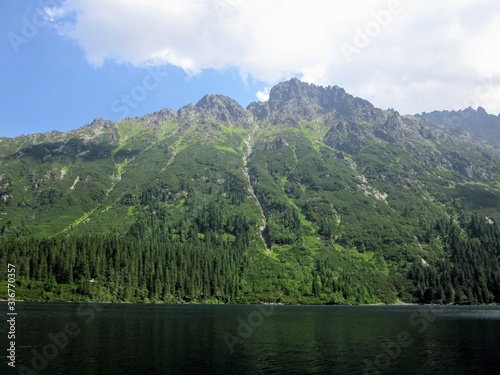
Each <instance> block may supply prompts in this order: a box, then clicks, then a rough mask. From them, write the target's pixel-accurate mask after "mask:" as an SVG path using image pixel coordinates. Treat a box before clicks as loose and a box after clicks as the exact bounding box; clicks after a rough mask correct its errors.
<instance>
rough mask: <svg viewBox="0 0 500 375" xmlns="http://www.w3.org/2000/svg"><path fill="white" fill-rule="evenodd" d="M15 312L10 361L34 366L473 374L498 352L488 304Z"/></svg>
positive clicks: (67, 307)
mask: <svg viewBox="0 0 500 375" xmlns="http://www.w3.org/2000/svg"><path fill="white" fill-rule="evenodd" d="M0 308H2V309H3V311H6V304H5V303H1V304H0ZM18 312H19V315H18V317H17V326H16V334H17V337H16V346H17V352H16V354H17V361H18V365H22V366H25V367H26V368H29V369H31V370H36V371H37V372H39V373H40V374H64V375H67V374H85V375H87V374H106V375H108V374H109V375H111V374H152V375H155V374H162V375H163V374H370V375H371V374H439V375H445V374H467V375H473V374H496V373H497V371H495V366H496V364H497V362H498V358H500V308H499V307H496V306H479V307H475V306H466V307H463V306H462V307H457V306H446V307H439V306H434V307H428V306H427V307H425V306H221V305H216V306H202V305H144V304H119V305H113V304H98V305H92V304H91V305H85V304H84V305H82V304H56V303H49V304H35V303H19V304H18ZM68 324H69V325H70V326H69V327H73V331H72V333H73V336H71V335H69V334H66V333H65V332H66V331H65V329H67V327H68ZM68 332H70V331H68ZM76 332H77V333H76ZM75 333H76V334H75ZM49 334H50V335H49ZM0 335H1V336H2V337H6V336H7V325H6V324H2V325H1V326H0ZM65 335H66V336H65ZM54 337H56V339H54ZM64 337H66V338H67V343H66V345H62V344H64V343H65V342H64V340H65V339H64ZM57 338H58V339H57ZM57 340H59V342H57ZM56 344H59V347H57V346H54V348H56V350H57V353H56V355H55V356H54V355H52V354H53V353H52V352H51V351H50V350H51V349H54V348H51V347H50V346H51V345H56ZM48 347H49V348H48ZM47 348H48V349H47ZM34 353H38V357H37V355H36V354H35V355H34ZM49 357H50V358H49ZM34 360H35V362H33V361H34ZM37 360H38V362H36V361H37ZM43 361H46V363H45V366H44V367H43V366H42V365H43V364H44V362H43ZM1 362H2V363H0V366H1V367H2V371H1V373H2V374H3V373H6V372H4V371H3V369H7V370H6V371H8V370H11V369H10V368H9V367H8V366H7V357H6V356H4V357H2V359H1ZM34 365H35V367H36V366H38V367H40V368H39V369H36V368H34ZM41 367H43V368H41ZM18 370H19V368H18ZM39 370H40V371H39ZM7 373H8V372H7ZM11 373H18V372H17V371H14V372H11Z"/></svg>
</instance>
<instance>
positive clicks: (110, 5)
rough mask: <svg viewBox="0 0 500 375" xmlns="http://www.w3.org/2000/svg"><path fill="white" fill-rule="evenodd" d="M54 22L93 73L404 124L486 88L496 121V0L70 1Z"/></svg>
mask: <svg viewBox="0 0 500 375" xmlns="http://www.w3.org/2000/svg"><path fill="white" fill-rule="evenodd" d="M52 15H53V16H54V17H58V19H59V25H60V30H61V32H62V33H64V34H65V35H66V36H69V37H71V38H73V39H75V40H76V41H77V42H78V43H79V45H80V46H81V47H82V48H83V50H84V51H85V55H86V58H87V60H88V61H89V63H91V64H93V65H96V66H100V65H102V64H103V63H104V62H105V61H106V60H112V61H116V62H119V63H130V64H133V65H137V66H142V65H161V64H173V65H176V66H179V67H181V68H183V69H184V70H185V71H186V72H188V73H189V74H197V73H199V72H201V71H202V70H203V69H209V68H214V69H225V68H227V67H236V68H237V69H238V70H239V71H240V74H241V76H242V77H243V78H245V77H248V76H251V77H253V78H255V79H257V80H260V81H264V82H266V83H268V84H269V85H272V84H274V83H276V82H278V81H279V80H283V79H288V78H290V76H299V77H302V79H304V80H305V81H307V82H314V83H317V84H324V85H334V84H336V85H339V86H342V87H344V88H345V89H346V90H347V91H348V92H350V93H352V94H354V95H358V96H362V97H365V98H367V99H369V100H371V101H372V102H373V103H374V104H375V105H377V106H380V107H382V108H387V107H394V108H395V109H397V110H399V111H400V112H402V113H415V112H421V111H429V110H432V109H435V108H438V109H444V108H452V107H453V105H455V104H456V103H463V102H464V101H466V98H467V97H468V96H470V95H471V94H470V93H471V92H474V90H476V89H477V86H478V85H479V84H480V83H479V81H480V80H481V79H485V78H486V79H489V82H490V83H491V85H493V86H494V88H492V89H491V90H489V91H488V92H489V93H490V94H489V95H483V96H482V98H481V99H480V100H479V102H480V104H481V105H483V106H484V107H485V108H486V109H487V110H488V111H490V112H495V113H498V112H500V97H498V96H496V95H497V94H498V92H499V91H500V65H499V64H498V61H499V58H500V55H499V49H498V48H497V47H496V45H497V43H498V42H497V40H496V39H497V37H498V35H500V3H498V2H497V1H496V0H475V1H472V0H460V1H457V0H442V1H440V2H436V1H430V0H401V2H400V3H398V1H397V0H384V1H382V0H357V1H351V2H346V1H333V0H307V1H306V0H273V1H269V0H168V1H161V0H141V1H139V0H101V1H99V2H98V3H96V2H95V1H91V0H67V1H66V2H65V3H64V4H63V5H62V7H61V8H60V9H59V10H58V11H57V12H56V11H53V13H52V14H51V16H52ZM65 20H70V21H68V22H66V23H65ZM346 46H350V47H352V48H351V49H348V50H347V51H348V52H346V48H345V47H346ZM258 95H259V96H260V97H263V95H264V92H261V93H259V94H258Z"/></svg>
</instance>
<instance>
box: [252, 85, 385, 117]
mask: <svg viewBox="0 0 500 375" xmlns="http://www.w3.org/2000/svg"><path fill="white" fill-rule="evenodd" d="M247 109H248V110H249V111H250V112H252V113H253V114H254V116H255V117H256V118H257V119H259V120H261V119H265V118H269V119H270V121H271V122H272V123H274V124H280V123H281V124H289V125H292V124H297V123H299V122H301V121H327V120H328V119H329V118H331V117H332V115H334V114H335V115H337V116H339V117H343V118H349V119H354V120H355V121H364V122H372V123H374V122H383V121H385V119H386V117H387V116H386V115H385V114H384V111H382V110H380V109H378V108H375V107H374V106H373V105H372V104H371V103H369V102H368V101H366V100H363V99H360V98H355V97H353V96H352V95H349V94H348V93H346V92H345V90H344V89H342V88H340V87H338V86H328V87H323V86H317V85H314V84H309V83H305V82H301V81H300V80H298V79H297V78H292V79H290V80H289V81H286V82H282V83H279V84H278V85H276V86H274V87H273V88H272V89H271V91H270V93H269V100H268V101H267V102H264V103H257V102H254V103H251V104H250V105H249V106H248V108H247Z"/></svg>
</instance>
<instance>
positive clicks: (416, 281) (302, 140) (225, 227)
mask: <svg viewBox="0 0 500 375" xmlns="http://www.w3.org/2000/svg"><path fill="white" fill-rule="evenodd" d="M478 112H479V110H478ZM476 117H477V116H476ZM476 117H474V118H476ZM463 121H465V120H463ZM474 121H476V120H474ZM472 125H473V124H472ZM472 125H470V126H472ZM470 126H469V128H470ZM488 126H489V127H494V125H492V124H488ZM462 128H465V129H468V127H467V126H465V125H463V126H462ZM494 131H495V132H497V131H498V129H496V128H494ZM495 134H496V133H495ZM484 137H485V133H484V131H483V130H482V131H481V132H480V137H478V136H477V134H475V133H474V132H467V131H466V130H463V129H462V130H461V131H460V132H457V130H456V127H455V126H451V125H450V124H449V122H447V121H445V120H442V121H439V116H438V115H437V114H434V115H433V117H432V121H430V120H429V118H426V116H425V114H424V115H423V116H416V117H414V116H401V115H399V114H398V113H397V112H395V111H393V110H387V111H383V110H381V109H378V108H375V107H374V106H373V105H371V104H370V103H369V102H367V101H365V100H362V99H359V98H354V97H352V96H351V95H349V94H347V93H346V92H345V91H344V90H343V89H341V88H339V87H336V86H334V87H326V88H325V87H320V86H315V85H308V84H305V83H302V82H300V81H298V80H296V79H292V80H290V81H288V82H284V83H280V84H279V85H277V86H276V87H274V88H273V89H272V90H271V92H270V98H269V100H268V101H267V102H265V103H252V104H251V105H249V107H248V108H247V109H246V110H245V109H243V108H242V107H241V106H239V104H237V103H236V102H235V101H234V100H232V99H230V98H227V97H224V96H220V95H206V96H205V97H203V98H202V99H201V100H200V101H199V102H198V103H197V104H195V105H193V104H191V105H188V106H185V107H183V108H181V109H180V110H179V111H177V112H174V111H172V110H162V111H160V112H157V113H154V114H151V115H148V116H145V117H142V118H129V119H125V120H122V121H119V122H116V123H112V122H109V121H105V120H101V119H96V120H95V121H94V122H93V123H92V124H90V125H86V126H84V127H82V128H80V129H77V130H75V131H71V132H68V133H57V132H52V133H46V134H38V135H28V136H22V137H18V138H14V139H8V138H3V139H0V163H1V164H0V209H1V213H0V215H1V216H0V236H1V240H0V261H1V262H0V263H1V265H2V271H0V273H1V272H4V273H5V270H6V269H7V267H6V264H7V262H9V261H10V262H14V263H16V262H17V264H18V267H19V275H22V277H21V278H20V279H19V280H18V282H19V287H20V288H21V290H22V291H24V292H25V296H26V297H25V298H26V299H52V300H53V299H62V300H64V299H94V300H113V301H120V300H128V301H145V300H149V301H199V302H213V301H223V302H262V301H274V302H285V303H297V302H299V303H380V302H395V301H396V300H401V301H405V302H444V303H490V302H500V266H499V250H500V249H499V247H500V246H499V245H500V234H499V231H498V228H497V224H496V223H497V222H498V221H499V220H500V164H499V160H500V159H499V152H498V151H497V150H496V148H495V141H494V140H495V138H493V137H492V138H490V140H493V141H492V142H490V143H484V142H483V140H482V139H484ZM4 266H5V267H4ZM4 276H5V275H4ZM0 277H1V275H0ZM5 279H6V277H3V278H2V280H5ZM90 280H92V281H90ZM4 290H5V288H4Z"/></svg>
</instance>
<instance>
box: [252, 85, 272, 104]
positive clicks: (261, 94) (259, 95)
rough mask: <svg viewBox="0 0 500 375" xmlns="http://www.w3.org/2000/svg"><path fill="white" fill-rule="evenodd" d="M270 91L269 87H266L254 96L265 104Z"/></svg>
mask: <svg viewBox="0 0 500 375" xmlns="http://www.w3.org/2000/svg"><path fill="white" fill-rule="evenodd" d="M270 91H271V89H270V88H269V87H266V88H265V89H264V90H261V91H257V94H256V95H255V96H256V97H257V99H258V100H259V101H260V102H266V101H267V100H268V99H269V92H270Z"/></svg>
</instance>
